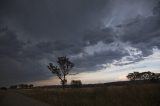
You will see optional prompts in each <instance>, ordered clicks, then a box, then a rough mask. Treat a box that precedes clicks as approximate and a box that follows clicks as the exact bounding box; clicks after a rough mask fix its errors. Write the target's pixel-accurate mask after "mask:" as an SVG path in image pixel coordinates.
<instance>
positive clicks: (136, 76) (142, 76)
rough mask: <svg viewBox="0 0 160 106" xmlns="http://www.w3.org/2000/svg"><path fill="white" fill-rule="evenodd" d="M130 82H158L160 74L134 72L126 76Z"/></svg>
mask: <svg viewBox="0 0 160 106" xmlns="http://www.w3.org/2000/svg"><path fill="white" fill-rule="evenodd" d="M126 77H127V78H128V79H129V80H131V81H134V80H153V81H157V80H160V73H153V72H150V71H148V72H141V73H140V72H133V73H129V74H128V75H127V76H126Z"/></svg>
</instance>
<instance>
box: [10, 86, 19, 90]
mask: <svg viewBox="0 0 160 106" xmlns="http://www.w3.org/2000/svg"><path fill="white" fill-rule="evenodd" d="M17 87H18V86H17V85H11V86H10V89H17Z"/></svg>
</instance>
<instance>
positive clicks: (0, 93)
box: [0, 91, 5, 102]
mask: <svg viewBox="0 0 160 106" xmlns="http://www.w3.org/2000/svg"><path fill="white" fill-rule="evenodd" d="M4 95H5V91H0V102H1V101H2V99H3V97H4Z"/></svg>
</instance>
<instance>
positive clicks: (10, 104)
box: [0, 91, 50, 106]
mask: <svg viewBox="0 0 160 106" xmlns="http://www.w3.org/2000/svg"><path fill="white" fill-rule="evenodd" d="M2 94H3V95H2ZM0 96H1V101H0V106H50V105H48V104H46V103H43V102H41V101H38V100H35V99H33V98H30V97H27V96H24V95H22V94H19V93H16V92H15V91H5V92H4V91H1V95H0Z"/></svg>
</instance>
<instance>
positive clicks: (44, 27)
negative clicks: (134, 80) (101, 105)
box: [0, 0, 160, 86]
mask: <svg viewBox="0 0 160 106" xmlns="http://www.w3.org/2000/svg"><path fill="white" fill-rule="evenodd" d="M58 56H67V57H69V58H70V60H71V61H72V62H73V63H75V67H74V68H73V70H72V71H71V74H76V75H69V77H68V79H69V80H72V79H81V80H82V82H83V83H99V82H108V81H118V80H126V78H125V76H126V75H127V73H129V72H133V71H153V72H160V2H159V0H1V1H0V72H1V73H0V85H1V86H6V85H10V84H16V83H22V82H31V83H34V84H37V85H38V84H39V85H45V84H58V81H57V79H56V77H55V76H53V75H52V74H51V73H50V71H49V70H48V69H47V67H46V66H47V64H48V63H50V62H53V63H54V64H55V62H56V58H57V57H58Z"/></svg>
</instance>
